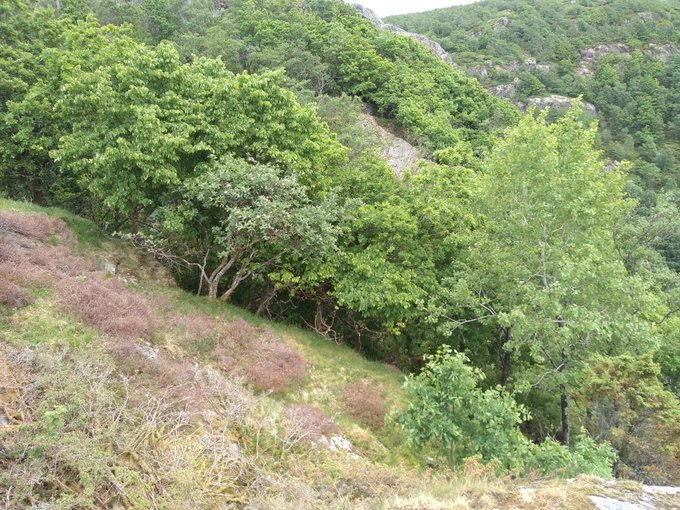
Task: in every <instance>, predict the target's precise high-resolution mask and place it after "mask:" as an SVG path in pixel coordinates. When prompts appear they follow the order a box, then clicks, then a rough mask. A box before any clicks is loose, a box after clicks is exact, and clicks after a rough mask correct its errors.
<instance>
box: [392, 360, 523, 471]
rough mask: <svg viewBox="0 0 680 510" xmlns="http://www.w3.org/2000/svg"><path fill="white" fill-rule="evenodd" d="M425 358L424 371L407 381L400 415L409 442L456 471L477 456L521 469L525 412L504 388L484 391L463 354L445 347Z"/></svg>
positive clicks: (473, 369) (476, 373) (399, 419)
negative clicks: (521, 427) (406, 401)
mask: <svg viewBox="0 0 680 510" xmlns="http://www.w3.org/2000/svg"><path fill="white" fill-rule="evenodd" d="M425 359H426V361H427V363H426V365H425V367H424V368H423V370H422V372H421V373H420V374H418V375H410V376H409V377H408V379H407V381H406V383H405V386H404V387H405V389H406V391H407V392H408V394H409V396H410V399H411V400H410V403H409V405H408V407H407V408H406V410H405V411H404V412H403V413H401V414H398V415H397V416H396V417H395V420H396V423H397V424H398V425H399V426H400V427H401V429H402V430H404V431H405V432H406V433H407V434H408V440H409V442H410V443H411V444H412V445H414V446H420V447H422V446H430V447H432V448H434V450H435V451H436V452H437V453H438V454H440V455H442V456H444V457H445V458H446V460H447V463H448V465H449V467H451V468H453V467H454V466H457V465H459V464H460V463H461V462H462V461H463V460H464V459H466V458H467V457H471V456H474V455H479V456H480V457H481V458H482V460H483V461H484V462H491V461H497V462H499V463H500V464H501V465H502V466H503V467H506V468H517V467H520V466H521V464H522V461H523V459H524V457H525V455H526V451H525V448H526V447H527V442H526V440H525V439H524V437H523V436H522V434H521V433H520V431H519V428H518V426H519V424H521V423H522V422H523V421H524V420H525V419H526V418H527V416H528V414H527V412H526V410H525V409H524V408H523V407H522V406H520V405H517V404H516V403H515V401H514V400H513V399H512V397H510V396H509V395H508V394H507V393H506V392H503V391H502V390H501V388H500V387H495V388H490V389H487V390H482V389H481V388H479V387H478V385H479V383H480V382H481V381H482V380H483V379H484V375H483V374H482V372H481V371H480V370H479V369H476V368H473V367H471V366H470V365H469V360H468V359H467V358H466V357H465V356H464V355H463V354H460V353H452V351H451V350H450V348H448V347H443V348H442V349H440V350H439V351H438V352H437V354H434V355H431V356H426V358H425Z"/></svg>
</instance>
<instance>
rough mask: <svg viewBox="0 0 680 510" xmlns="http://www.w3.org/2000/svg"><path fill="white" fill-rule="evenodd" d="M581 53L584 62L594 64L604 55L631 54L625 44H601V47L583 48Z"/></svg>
mask: <svg viewBox="0 0 680 510" xmlns="http://www.w3.org/2000/svg"><path fill="white" fill-rule="evenodd" d="M579 53H580V55H581V61H582V62H587V63H593V62H595V61H596V60H598V59H600V58H601V57H603V56H604V55H611V54H615V55H621V54H624V53H630V48H629V47H628V45H626V44H623V43H616V44H600V45H599V46H593V47H592V48H583V49H582V50H579Z"/></svg>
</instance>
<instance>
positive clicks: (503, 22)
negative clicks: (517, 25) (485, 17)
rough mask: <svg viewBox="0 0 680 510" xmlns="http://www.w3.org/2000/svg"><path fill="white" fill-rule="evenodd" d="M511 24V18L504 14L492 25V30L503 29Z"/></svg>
mask: <svg viewBox="0 0 680 510" xmlns="http://www.w3.org/2000/svg"><path fill="white" fill-rule="evenodd" d="M510 24H511V22H510V20H509V19H508V18H506V17H505V16H503V17H502V18H499V19H498V21H496V22H495V23H494V24H493V25H491V29H492V30H501V29H503V28H506V27H509V26H510Z"/></svg>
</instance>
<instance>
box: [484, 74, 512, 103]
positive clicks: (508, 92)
mask: <svg viewBox="0 0 680 510" xmlns="http://www.w3.org/2000/svg"><path fill="white" fill-rule="evenodd" d="M519 82H520V80H519V78H515V79H514V80H512V82H510V83H506V84H504V85H498V86H496V87H491V88H490V89H487V90H488V91H489V92H490V93H491V94H493V95H494V96H499V97H502V98H503V99H510V98H512V97H513V96H514V95H515V93H516V92H517V85H519Z"/></svg>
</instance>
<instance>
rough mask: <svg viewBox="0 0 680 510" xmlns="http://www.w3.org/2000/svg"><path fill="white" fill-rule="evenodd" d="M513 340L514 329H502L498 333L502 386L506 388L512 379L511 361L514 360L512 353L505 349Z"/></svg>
mask: <svg viewBox="0 0 680 510" xmlns="http://www.w3.org/2000/svg"><path fill="white" fill-rule="evenodd" d="M511 338H512V329H511V328H510V327H505V328H500V329H499V331H498V345H497V350H498V367H499V369H500V371H501V381H500V382H501V386H503V387H505V386H507V384H508V379H509V378H510V361H511V360H512V351H509V350H507V349H506V348H505V345H506V344H507V343H508V342H509V341H510V339H511Z"/></svg>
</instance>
